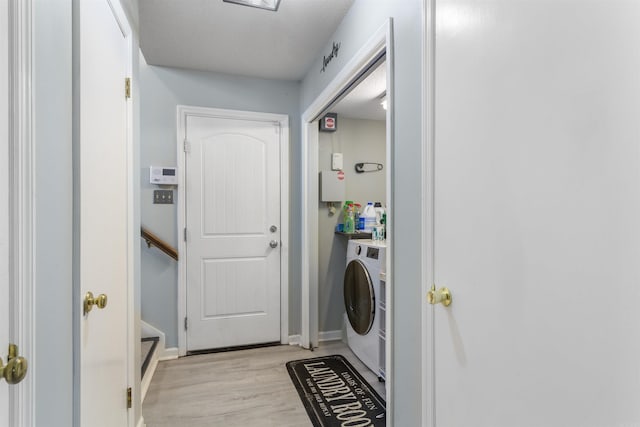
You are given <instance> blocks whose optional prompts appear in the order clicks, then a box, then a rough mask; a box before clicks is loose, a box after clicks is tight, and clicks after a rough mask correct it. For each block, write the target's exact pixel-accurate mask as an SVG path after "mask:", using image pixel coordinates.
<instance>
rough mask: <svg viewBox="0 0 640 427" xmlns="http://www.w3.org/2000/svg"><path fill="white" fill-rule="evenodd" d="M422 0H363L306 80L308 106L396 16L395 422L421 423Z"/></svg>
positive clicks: (393, 191)
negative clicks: (335, 48) (327, 58)
mask: <svg viewBox="0 0 640 427" xmlns="http://www.w3.org/2000/svg"><path fill="white" fill-rule="evenodd" d="M422 16H423V13H422V1H421V0H356V1H355V3H354V5H353V6H352V8H351V10H350V11H349V13H348V14H347V16H346V17H345V18H344V20H343V21H342V23H341V24H340V26H339V27H338V29H337V30H336V32H335V33H334V36H333V37H332V38H331V40H329V41H328V43H327V46H326V47H325V49H324V51H325V52H328V51H330V50H331V49H330V46H331V43H332V42H333V41H336V42H340V43H342V44H341V47H340V54H339V55H338V56H337V57H336V58H334V60H333V61H332V62H331V63H330V64H329V66H328V67H327V71H326V72H325V73H321V72H320V69H321V64H320V62H321V60H322V55H319V57H318V60H317V61H316V63H314V64H313V65H312V66H311V68H310V70H309V72H308V74H307V76H306V77H305V79H304V81H303V83H302V98H301V99H302V104H301V108H302V110H303V111H304V110H305V109H306V108H308V106H309V105H310V103H311V102H313V100H314V99H315V98H316V97H317V96H318V94H319V93H320V92H321V91H322V89H324V88H325V87H326V85H327V84H328V83H329V82H330V81H331V79H332V78H334V77H335V75H336V74H337V73H338V72H339V71H340V70H341V69H342V68H343V67H344V65H345V64H346V63H347V61H349V59H350V58H351V57H352V56H353V55H354V53H355V52H357V51H358V49H360V48H361V47H362V46H363V45H364V44H365V43H366V41H367V40H368V39H369V38H370V37H371V36H372V35H373V34H374V33H375V32H376V30H377V29H378V28H380V26H381V25H383V24H384V23H385V21H386V19H387V18H388V17H392V18H393V20H394V21H393V23H394V45H393V48H394V56H395V57H394V64H392V67H393V69H394V73H395V75H394V78H393V84H394V88H393V93H392V95H393V101H394V115H395V123H394V129H393V131H392V132H393V148H392V150H393V152H392V155H393V158H394V162H395V165H396V166H395V170H394V172H393V182H392V188H391V198H392V203H393V206H395V210H394V211H393V215H395V217H393V216H391V217H390V226H391V228H392V232H393V236H392V238H393V244H394V246H393V247H392V248H391V249H390V254H391V256H392V257H393V258H392V259H393V261H392V265H391V266H392V272H393V275H394V276H393V281H394V283H393V284H392V292H393V298H394V300H393V306H392V316H393V330H392V334H393V367H392V368H393V375H394V378H393V381H392V382H391V387H392V389H391V393H392V394H393V396H394V402H395V407H394V410H393V422H394V425H396V426H417V425H419V424H420V420H421V402H422V401H423V398H422V391H421V381H420V379H421V376H422V371H421V345H422V339H423V336H424V330H423V328H422V327H421V325H422V322H421V304H420V302H421V301H422V298H423V296H422V295H421V277H422V276H421V261H422V255H423V254H422V247H421V246H422V245H421V233H422V231H421V228H420V227H421V224H420V221H416V218H420V217H421V215H422V214H423V212H422V204H421V194H422V182H421V166H422V164H421V159H422V144H421V126H422V125H421V123H422V122H421V119H422V117H423V116H424V114H423V112H422V102H421V80H422V73H423V67H422V55H421V52H422V47H421V46H422V45H421V42H422Z"/></svg>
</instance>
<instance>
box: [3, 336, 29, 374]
mask: <svg viewBox="0 0 640 427" xmlns="http://www.w3.org/2000/svg"><path fill="white" fill-rule="evenodd" d="M27 368H28V366H27V359H25V358H24V357H22V356H18V346H17V345H15V344H9V355H8V356H7V366H3V364H2V359H0V377H2V378H4V379H5V380H6V381H7V383H9V384H18V383H19V382H20V381H22V380H23V379H24V377H26V376H27Z"/></svg>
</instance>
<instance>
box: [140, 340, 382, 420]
mask: <svg viewBox="0 0 640 427" xmlns="http://www.w3.org/2000/svg"><path fill="white" fill-rule="evenodd" d="M330 354H342V355H343V356H345V357H346V358H347V359H348V360H349V361H350V362H351V364H352V365H353V366H354V367H355V368H356V369H357V370H358V371H359V372H360V373H361V374H362V376H363V377H364V378H365V379H366V380H367V381H368V382H369V384H370V385H371V386H372V387H373V388H375V389H376V391H377V392H378V394H380V396H382V397H383V398H384V397H385V389H384V383H381V382H379V381H378V379H377V377H376V376H375V375H374V374H373V372H371V371H369V370H368V369H366V368H365V367H364V365H363V364H362V362H360V360H359V359H358V358H357V357H355V356H354V355H353V353H351V351H350V350H349V348H348V347H347V346H346V345H345V344H343V343H342V342H340V341H332V342H328V343H321V345H320V347H319V348H318V349H316V350H315V351H313V352H311V351H309V350H304V349H301V348H299V347H297V346H289V345H283V346H274V347H265V348H258V349H251V350H239V351H230V352H225V353H213V354H204V355H197V356H188V357H183V358H181V359H177V360H170V361H165V362H160V363H159V364H158V368H157V370H156V373H155V375H154V376H153V379H152V381H151V386H150V387H149V391H148V393H147V396H146V398H145V401H144V404H143V406H142V414H143V416H144V420H145V423H146V424H147V427H169V426H171V427H177V426H179V427H204V426H207V427H216V426H221V427H222V426H224V427H240V426H242V427H251V426H261V427H268V426H273V427H311V422H310V421H309V417H308V416H307V413H306V411H305V409H304V407H303V406H302V402H301V400H300V398H299V396H298V393H297V391H296V389H295V387H294V386H293V383H292V382H291V379H290V378H289V374H288V373H287V369H286V367H285V363H286V362H288V361H290V360H298V359H306V358H310V357H319V356H326V355H330Z"/></svg>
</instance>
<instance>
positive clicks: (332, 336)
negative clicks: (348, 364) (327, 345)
mask: <svg viewBox="0 0 640 427" xmlns="http://www.w3.org/2000/svg"><path fill="white" fill-rule="evenodd" d="M341 339H342V330H341V329H340V330H337V331H324V332H319V333H318V341H320V342H325V341H340V340H341Z"/></svg>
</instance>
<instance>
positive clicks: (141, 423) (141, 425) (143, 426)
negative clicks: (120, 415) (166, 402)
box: [136, 416, 147, 427]
mask: <svg viewBox="0 0 640 427" xmlns="http://www.w3.org/2000/svg"><path fill="white" fill-rule="evenodd" d="M136 427H147V425H146V424H145V423H144V417H143V416H140V419H139V420H138V424H136Z"/></svg>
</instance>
